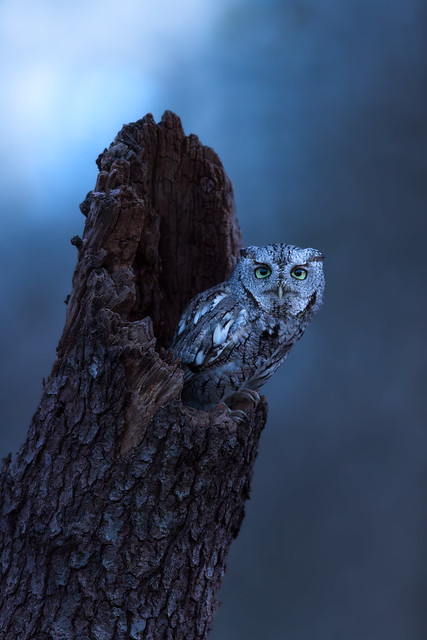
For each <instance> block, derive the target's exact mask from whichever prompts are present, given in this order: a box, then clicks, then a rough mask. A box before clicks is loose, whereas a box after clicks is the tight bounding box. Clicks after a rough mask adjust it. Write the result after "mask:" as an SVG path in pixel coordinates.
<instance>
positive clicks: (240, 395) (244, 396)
mask: <svg viewBox="0 0 427 640" xmlns="http://www.w3.org/2000/svg"><path fill="white" fill-rule="evenodd" d="M245 400H250V401H251V402H253V403H254V406H256V405H257V404H258V403H259V401H260V400H261V397H260V395H259V393H258V391H255V389H247V388H246V387H243V388H242V389H239V391H236V393H235V394H234V396H233V402H236V401H237V402H244V401H245Z"/></svg>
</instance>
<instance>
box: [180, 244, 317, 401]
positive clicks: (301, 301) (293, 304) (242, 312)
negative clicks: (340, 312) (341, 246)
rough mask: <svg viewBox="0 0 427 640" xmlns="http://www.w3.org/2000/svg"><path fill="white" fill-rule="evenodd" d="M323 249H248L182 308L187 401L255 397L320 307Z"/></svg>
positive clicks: (182, 355) (181, 329) (281, 246)
mask: <svg viewBox="0 0 427 640" xmlns="http://www.w3.org/2000/svg"><path fill="white" fill-rule="evenodd" d="M324 287H325V280H324V276H323V255H322V254H321V253H320V251H317V250H316V249H300V248H298V247H294V246H292V245H287V244H269V245H267V246H265V247H247V248H246V249H242V250H241V252H240V259H239V261H238V262H237V264H236V266H235V267H234V269H233V271H232V273H231V274H230V276H229V278H228V280H226V281H225V282H222V283H221V284H218V285H216V286H215V287H212V288H211V289H208V290H207V291H204V292H203V293H200V294H199V295H197V296H196V297H195V298H193V299H192V300H191V301H190V303H189V304H188V306H187V307H186V309H185V310H184V312H183V314H182V317H181V320H180V322H179V324H178V327H177V329H176V331H175V336H174V338H173V341H172V344H171V348H172V349H173V351H174V353H175V355H176V356H177V357H178V358H181V361H182V367H183V369H184V372H185V383H184V390H183V394H182V399H183V402H184V403H186V404H188V405H190V406H192V407H195V408H197V409H205V410H208V409H211V408H213V407H214V406H216V405H217V404H218V402H224V403H225V404H227V405H230V404H231V403H232V400H233V396H235V397H237V395H239V394H241V393H243V395H244V394H247V395H249V396H251V397H252V398H253V399H255V398H256V397H258V394H257V393H256V391H255V389H257V388H258V387H261V385H263V384H264V382H266V380H267V379H268V378H269V377H270V376H271V375H272V374H273V373H274V372H275V371H276V369H277V368H278V367H279V366H280V364H281V363H282V362H283V360H284V359H285V358H286V356H287V354H288V352H289V351H290V349H291V347H292V345H293V344H294V343H295V342H296V341H297V340H298V339H299V338H300V337H301V336H302V334H303V332H304V330H305V328H306V326H307V324H308V322H309V321H310V319H311V318H312V316H313V315H314V313H315V312H316V311H317V310H318V309H319V308H320V306H321V304H322V299H323V291H324Z"/></svg>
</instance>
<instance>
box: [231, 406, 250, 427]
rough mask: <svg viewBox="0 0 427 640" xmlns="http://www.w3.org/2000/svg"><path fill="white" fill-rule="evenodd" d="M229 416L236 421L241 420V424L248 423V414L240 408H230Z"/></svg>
mask: <svg viewBox="0 0 427 640" xmlns="http://www.w3.org/2000/svg"><path fill="white" fill-rule="evenodd" d="M230 417H231V418H233V420H235V421H236V422H241V423H243V424H248V422H249V418H248V416H247V415H246V413H245V412H244V411H242V410H241V409H230Z"/></svg>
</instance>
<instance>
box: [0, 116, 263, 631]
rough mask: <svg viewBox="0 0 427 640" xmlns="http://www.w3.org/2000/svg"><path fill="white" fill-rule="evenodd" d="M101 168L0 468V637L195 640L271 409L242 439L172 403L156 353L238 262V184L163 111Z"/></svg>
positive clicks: (131, 131)
mask: <svg viewBox="0 0 427 640" xmlns="http://www.w3.org/2000/svg"><path fill="white" fill-rule="evenodd" d="M97 163H98V167H99V170H100V172H99V175H98V179H97V183H96V187H95V190H94V191H92V192H90V193H89V194H88V196H87V197H86V199H85V201H84V202H83V204H82V205H81V210H82V212H83V213H84V215H85V216H86V218H87V219H86V225H85V229H84V234H83V237H82V239H80V238H78V237H75V238H73V239H72V242H73V244H75V245H76V247H77V249H78V263H77V267H76V270H75V273H74V276H73V289H72V293H71V296H70V297H69V300H68V307H67V316H66V322H65V328H64V332H63V335H62V337H61V340H60V343H59V346H58V350H57V359H56V361H55V363H54V365H53V369H52V373H51V375H50V377H49V379H48V381H47V382H46V383H45V385H44V389H43V394H42V398H41V401H40V405H39V407H38V409H37V411H36V413H35V415H34V418H33V420H32V423H31V425H30V429H29V434H28V438H27V440H26V442H25V444H24V445H23V447H22V448H21V450H20V451H19V453H18V454H17V456H16V457H15V458H14V459H13V460H12V457H11V456H9V457H8V458H7V459H5V460H4V463H3V468H2V471H1V488H0V503H1V505H2V519H1V524H0V545H1V546H0V553H1V555H0V559H1V564H0V570H1V588H0V628H1V629H2V634H1V637H2V638H4V639H5V640H18V639H19V640H30V639H31V640H34V639H37V640H53V639H54V640H65V639H67V640H69V639H70V638H75V639H78V640H113V639H114V640H116V639H128V638H136V639H141V640H142V639H144V640H162V639H174V640H176V639H181V638H182V639H185V640H193V639H194V640H196V639H197V640H202V639H204V638H207V636H208V633H209V629H210V627H211V624H212V619H213V616H214V613H215V610H216V608H217V606H218V601H217V599H216V593H217V591H218V588H219V586H220V584H221V580H222V577H223V574H224V570H225V558H226V555H227V551H228V549H229V546H230V544H231V541H232V539H233V538H234V537H235V536H236V535H237V533H238V531H239V528H240V524H241V522H242V518H243V515H244V503H245V501H246V499H247V498H248V495H249V486H250V480H251V476H252V470H253V463H254V460H255V456H256V451H257V446H258V441H259V436H260V433H261V430H262V428H263V426H264V424H265V419H266V404H265V402H264V401H262V402H261V403H260V404H259V405H258V407H257V408H256V409H251V408H250V407H246V408H245V409H246V411H247V412H248V414H249V424H246V425H241V424H237V423H236V422H234V421H233V420H232V419H231V418H230V417H229V415H228V411H227V409H226V407H224V406H221V405H219V406H218V407H216V408H215V409H214V410H213V411H211V412H205V411H197V410H195V409H191V408H189V407H186V406H184V405H183V404H182V402H181V400H180V394H181V390H182V381H183V372H182V370H181V368H180V366H179V363H176V362H172V361H171V359H170V357H169V354H168V352H167V351H165V348H167V346H168V344H169V342H170V340H171V337H172V333H173V330H174V327H175V325H176V324H177V321H178V319H179V316H180V314H181V312H182V310H183V308H184V306H185V304H186V303H187V302H188V301H189V299H190V298H191V297H193V296H194V295H195V294H196V293H198V292H200V291H202V290H204V289H206V288H208V287H210V286H213V285H214V284H216V283H218V282H221V281H222V280H224V279H225V277H226V276H227V274H228V272H229V271H230V269H231V268H232V267H233V266H234V263H235V261H236V260H237V256H238V250H239V248H240V242H241V237H240V231H239V227H238V223H237V220H236V216H235V210H234V203H233V192H232V186H231V183H230V181H229V180H228V178H227V176H226V175H225V173H224V170H223V168H222V165H221V162H220V160H219V159H218V157H217V156H216V154H215V153H214V152H213V151H212V150H211V149H209V148H207V147H204V146H203V145H202V144H201V143H200V142H199V140H198V138H197V137H196V136H194V135H190V136H185V135H184V132H183V130H182V127H181V123H180V120H179V118H178V117H177V116H176V115H174V114H172V113H171V112H166V113H165V114H164V116H163V118H162V121H161V122H160V123H159V124H156V123H155V122H154V120H153V118H152V116H151V115H147V116H145V117H144V118H143V119H142V120H139V121H138V122H136V123H133V124H130V125H127V126H124V127H123V129H122V130H121V131H120V133H119V134H118V136H117V137H116V139H115V140H114V142H113V143H112V144H111V146H110V148H109V149H108V150H107V149H106V150H105V151H104V152H103V153H102V154H101V155H100V157H99V158H98V160H97Z"/></svg>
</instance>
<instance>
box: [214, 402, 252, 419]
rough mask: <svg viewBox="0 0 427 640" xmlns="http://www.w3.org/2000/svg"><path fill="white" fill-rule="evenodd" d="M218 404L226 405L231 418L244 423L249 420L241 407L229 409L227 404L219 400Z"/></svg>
mask: <svg viewBox="0 0 427 640" xmlns="http://www.w3.org/2000/svg"><path fill="white" fill-rule="evenodd" d="M220 404H223V405H224V406H226V407H227V409H228V415H229V416H230V417H231V418H233V420H235V421H236V422H242V423H244V424H247V423H248V422H249V418H248V416H247V414H246V413H245V412H244V411H242V410H241V409H230V407H229V406H228V404H226V403H225V402H221V403H220Z"/></svg>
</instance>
